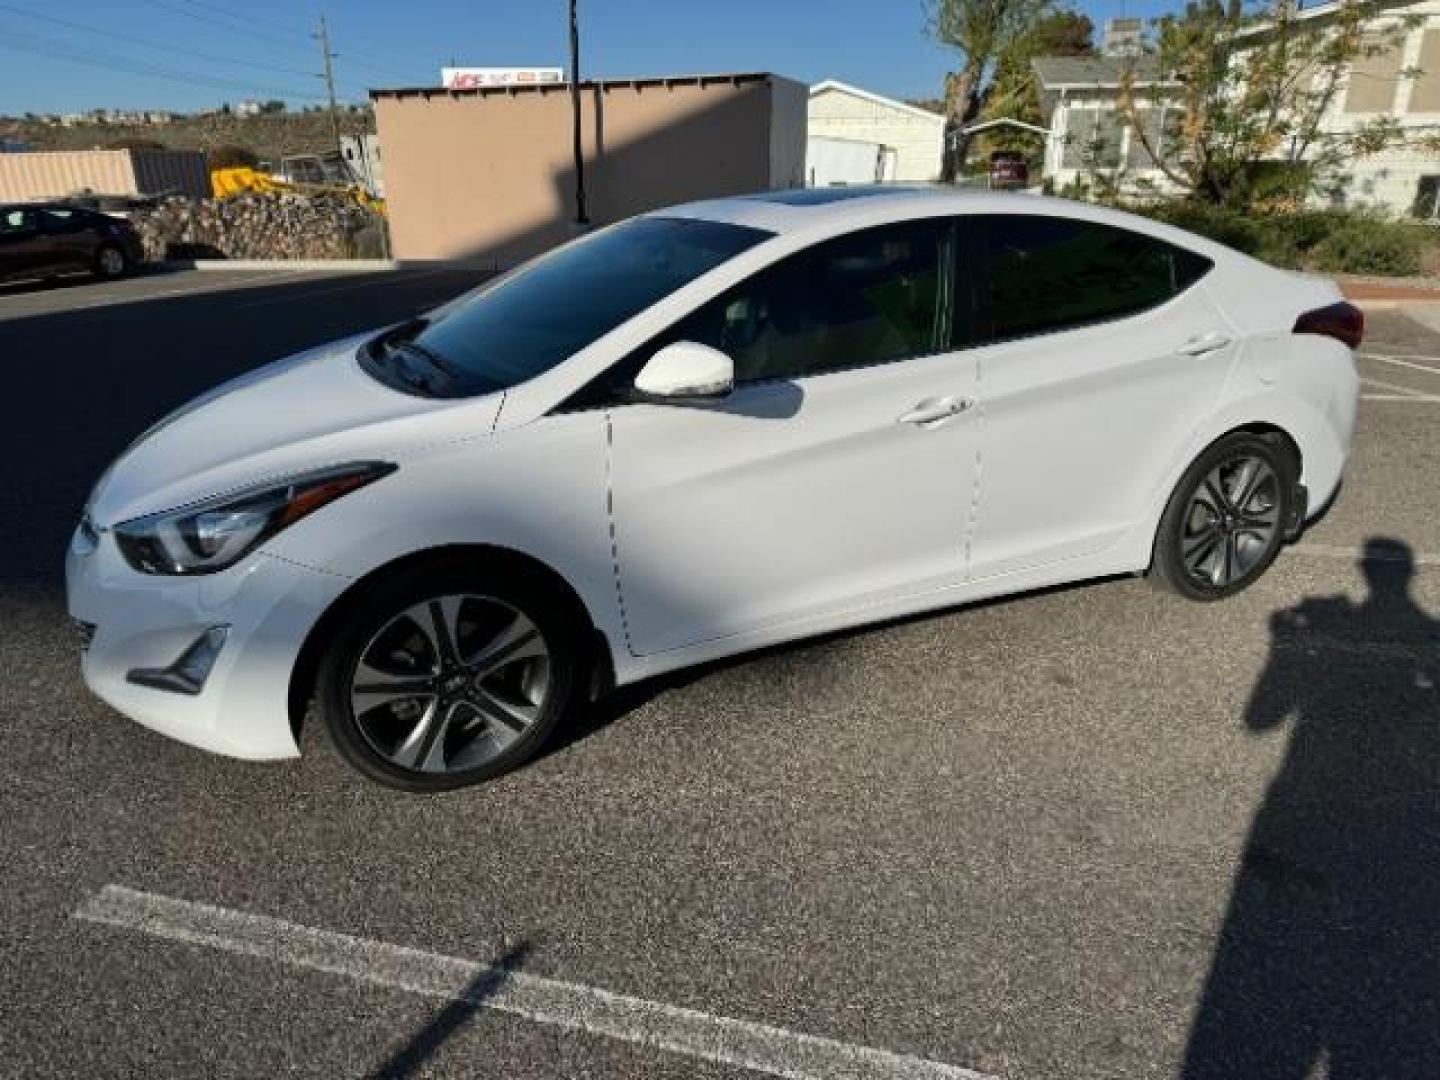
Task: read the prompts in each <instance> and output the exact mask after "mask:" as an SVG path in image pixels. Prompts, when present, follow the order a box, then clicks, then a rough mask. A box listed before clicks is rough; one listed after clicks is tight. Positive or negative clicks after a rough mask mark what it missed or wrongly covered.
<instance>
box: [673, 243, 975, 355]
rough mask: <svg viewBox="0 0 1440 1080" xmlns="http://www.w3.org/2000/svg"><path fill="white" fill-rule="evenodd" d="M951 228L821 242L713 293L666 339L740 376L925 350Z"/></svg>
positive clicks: (932, 335) (934, 335)
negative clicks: (723, 360) (731, 364)
mask: <svg viewBox="0 0 1440 1080" xmlns="http://www.w3.org/2000/svg"><path fill="white" fill-rule="evenodd" d="M950 235H951V228H950V225H949V222H948V221H943V222H937V221H919V222H908V223H905V224H901V225H891V226H885V227H883V228H878V229H867V230H865V231H863V232H858V233H853V234H851V235H849V236H842V237H839V238H837V239H834V240H829V241H826V242H824V243H821V244H817V245H816V246H815V247H813V248H809V249H807V250H805V251H802V252H800V253H798V254H796V255H792V256H790V257H789V258H786V259H783V260H781V261H780V262H778V263H776V264H775V265H774V266H771V267H769V268H767V269H765V270H762V271H761V272H760V273H758V274H756V275H755V276H754V277H752V278H750V279H749V280H747V281H745V282H744V283H742V284H741V285H739V286H737V287H736V288H734V289H731V290H730V291H729V292H727V293H725V294H723V295H722V296H720V297H718V298H717V299H715V300H712V301H711V302H710V303H708V304H706V305H705V306H704V307H702V308H700V309H699V310H698V311H696V312H695V313H694V314H692V315H690V316H689V317H687V318H686V319H684V320H682V321H681V322H680V323H679V324H678V325H677V326H676V327H674V328H673V329H672V330H671V332H670V333H669V334H666V335H665V341H697V342H700V343H701V344H704V345H710V346H713V347H714V348H717V349H720V350H721V351H723V352H725V353H727V354H729V355H730V357H731V358H732V359H734V361H735V378H736V381H737V382H754V381H756V380H759V379H778V378H786V379H789V378H802V377H804V376H806V375H817V374H820V373H822V372H826V371H840V370H843V369H845V368H854V367H863V366H866V365H870V364H883V363H886V362H888V361H892V360H900V359H904V358H907V357H912V356H921V355H924V354H925V353H929V352H932V351H934V349H935V345H936V342H937V341H939V340H940V337H939V320H940V315H941V304H940V296H941V289H942V285H943V281H942V274H941V266H942V265H943V263H944V261H945V257H946V255H947V253H948V248H949V243H950ZM651 351H652V352H653V348H652V350H651Z"/></svg>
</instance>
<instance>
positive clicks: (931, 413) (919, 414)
mask: <svg viewBox="0 0 1440 1080" xmlns="http://www.w3.org/2000/svg"><path fill="white" fill-rule="evenodd" d="M970 405H971V402H969V401H967V400H966V399H964V398H957V397H941V398H926V399H925V400H924V401H922V402H920V403H918V404H917V405H916V406H915V407H914V408H913V409H911V410H910V411H909V412H907V413H904V414H903V415H901V416H900V417H899V418H898V419H897V420H896V422H897V423H900V424H914V425H915V426H916V427H922V428H932V427H939V426H940V425H941V424H943V423H944V422H945V421H946V420H949V419H950V418H951V417H954V416H959V415H960V414H961V413H962V412H964V411H965V410H966V409H968V408H970Z"/></svg>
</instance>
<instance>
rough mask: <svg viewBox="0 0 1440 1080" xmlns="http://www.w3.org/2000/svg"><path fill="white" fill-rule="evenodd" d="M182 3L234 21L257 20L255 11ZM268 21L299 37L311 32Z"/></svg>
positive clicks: (193, 0)
mask: <svg viewBox="0 0 1440 1080" xmlns="http://www.w3.org/2000/svg"><path fill="white" fill-rule="evenodd" d="M180 3H182V4H185V5H186V6H187V7H195V8H200V9H201V10H203V11H212V12H214V13H215V14H217V15H224V16H227V17H229V18H232V19H243V20H244V21H245V22H253V21H254V20H255V18H256V15H255V13H254V12H253V11H237V10H236V9H235V8H227V7H222V6H221V5H219V4H211V3H207V2H206V0H180ZM267 21H268V22H269V23H270V24H271V25H272V26H278V27H281V28H282V29H283V30H285V31H286V32H287V33H290V34H296V35H298V36H301V37H304V36H308V35H309V33H310V31H309V30H306V29H304V28H303V27H301V26H299V25H297V24H295V23H290V22H285V23H281V22H279V21H277V20H276V19H274V18H273V17H271V18H269V19H268V20H267Z"/></svg>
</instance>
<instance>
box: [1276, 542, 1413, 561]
mask: <svg viewBox="0 0 1440 1080" xmlns="http://www.w3.org/2000/svg"><path fill="white" fill-rule="evenodd" d="M1285 550H1286V551H1288V552H1289V553H1290V554H1292V555H1309V556H1312V557H1314V558H1319V559H1345V560H1347V561H1349V562H1393V563H1403V562H1409V563H1411V564H1413V565H1415V566H1440V555H1437V554H1433V553H1431V552H1428V551H1417V552H1412V553H1411V554H1410V555H1408V556H1407V555H1401V554H1398V553H1397V554H1394V555H1390V554H1384V553H1382V554H1371V553H1368V552H1366V551H1365V549H1364V548H1358V547H1353V548H1352V547H1342V546H1337V545H1335V544H1293V545H1291V546H1290V547H1288V548H1286V549H1285Z"/></svg>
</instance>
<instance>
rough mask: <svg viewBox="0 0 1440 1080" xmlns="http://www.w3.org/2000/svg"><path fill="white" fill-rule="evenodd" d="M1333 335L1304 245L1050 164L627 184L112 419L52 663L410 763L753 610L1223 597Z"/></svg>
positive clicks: (444, 766)
mask: <svg viewBox="0 0 1440 1080" xmlns="http://www.w3.org/2000/svg"><path fill="white" fill-rule="evenodd" d="M1362 330H1363V323H1362V319H1361V316H1360V313H1359V312H1358V311H1357V310H1356V309H1355V308H1354V307H1352V306H1350V305H1349V304H1346V303H1345V302H1344V301H1343V300H1342V298H1341V295H1340V293H1339V292H1338V290H1337V289H1336V287H1335V286H1334V285H1333V284H1331V283H1330V282H1327V281H1324V280H1321V279H1317V278H1311V277H1306V276H1303V275H1299V274H1294V273H1288V272H1284V271H1280V270H1276V269H1273V268H1271V267H1268V266H1265V265H1263V264H1261V263H1259V262H1256V261H1255V260H1253V259H1250V258H1247V257H1246V256H1243V255H1240V254H1237V253H1236V252H1234V251H1231V250H1230V249H1228V248H1225V247H1222V246H1220V245H1218V244H1215V243H1211V242H1209V241H1207V240H1203V239H1200V238H1199V237H1196V236H1192V235H1190V234H1188V233H1184V232H1181V231H1179V230H1176V229H1173V228H1168V227H1166V226H1164V225H1159V224H1156V223H1154V222H1152V221H1148V220H1144V219H1142V218H1139V217H1134V216H1131V215H1128V214H1124V213H1120V212H1117V211H1113V210H1107V209H1102V208H1099V207H1094V206H1087V205H1081V204H1076V203H1070V202H1063V201H1059V200H1052V199H1041V198H1031V197H1026V196H1019V195H1001V194H988V193H977V192H955V191H945V190H938V189H928V190H927V189H898V188H851V189H825V190H809V191H792V192H779V193H772V194H762V195H754V196H749V197H739V198H729V199H720V200H714V201H709V202H701V203H695V204H692V205H688V206H681V207H676V208H674V209H670V210H664V211H660V212H657V213H652V214H647V215H644V216H642V217H638V218H634V219H632V220H629V221H626V222H623V223H621V224H618V225H615V226H612V227H610V228H607V229H604V230H601V231H599V232H596V233H594V234H592V235H590V236H587V237H585V238H583V239H581V240H578V241H576V242H574V243H572V244H569V245H567V246H565V247H562V248H560V249H557V250H556V251H554V252H551V253H550V254H548V255H545V256H543V257H542V258H540V259H538V260H536V261H534V262H532V263H530V264H528V265H526V266H524V267H522V268H520V269H519V270H517V271H515V272H513V273H511V274H509V275H507V276H505V277H502V278H500V279H498V280H496V281H494V282H493V283H490V284H488V285H486V286H484V287H482V288H480V289H478V290H476V291H475V292H473V293H470V294H468V295H466V296H464V297H462V298H460V299H458V300H456V301H452V302H451V303H450V304H447V305H446V306H445V307H443V308H441V309H440V310H439V311H437V312H434V313H432V314H431V315H430V316H428V317H425V318H420V319H416V320H414V321H413V322H410V323H406V324H404V325H401V326H396V327H391V328H389V329H386V330H384V331H382V332H379V333H370V334H367V335H364V336H362V337H357V338H351V339H347V340H344V341H340V342H336V343H334V344H332V345H328V346H325V347H322V348H318V349H315V350H312V351H310V352H307V353H304V354H301V355H299V356H296V357H293V358H291V359H288V360H284V361H281V362H278V363H275V364H272V365H270V366H268V367H264V368H260V369H258V370H257V371H255V372H252V373H251V374H248V375H246V376H244V377H242V378H239V379H237V380H235V381H233V382H231V383H229V384H226V385H224V386H222V387H219V388H218V389H216V390H215V391H212V392H211V393H209V394H206V395H205V396H203V397H201V398H199V399H198V400H196V401H194V402H191V403H190V404H189V405H187V406H185V407H184V408H182V409H180V410H179V411H178V412H176V413H175V414H173V415H171V416H169V417H167V418H166V419H164V420H162V421H161V422H160V423H158V424H156V425H155V426H154V427H153V428H151V429H150V430H149V431H148V432H146V433H145V434H144V435H143V436H141V437H140V438H139V439H138V440H137V441H136V442H135V443H134V444H133V445H132V446H130V448H129V449H127V450H126V451H125V452H124V454H123V455H121V457H120V458H119V460H117V461H116V462H115V464H114V465H113V466H112V467H111V468H110V470H109V471H108V472H107V473H106V474H105V476H104V477H103V478H102V479H101V481H100V482H99V484H98V485H97V487H96V488H95V491H94V493H93V495H92V496H91V498H90V501H89V503H88V504H87V506H86V508H85V513H84V518H83V520H82V522H81V525H80V527H79V529H78V531H77V532H76V533H75V537H74V541H73V543H72V545H71V547H70V552H69V557H68V561H67V567H66V571H67V581H68V594H69V606H70V611H71V613H72V614H73V616H74V617H75V618H76V619H77V620H78V621H79V622H80V623H81V625H82V630H83V632H84V634H85V637H86V640H87V642H88V644H87V647H86V650H85V653H84V661H83V664H84V673H85V678H86V681H87V682H88V684H89V685H90V687H91V688H92V689H93V690H94V691H95V693H97V694H98V695H99V696H100V697H102V698H103V699H105V700H106V701H107V702H109V703H110V704H112V705H113V706H114V707H115V708H117V709H119V710H120V711H121V712H123V713H126V714H128V715H130V716H131V717H134V718H135V719H136V720H138V721H139V722H141V723H142V724H145V725H148V726H149V727H152V728H155V729H156V730H158V731H161V732H164V733H166V734H168V735H171V736H174V737H175V738H177V739H182V740H184V741H186V742H189V743H193V744H194V745H196V746H200V747H204V748H206V749H208V750H213V751H217V752H220V753H225V754H231V755H235V756H238V757H245V758H281V757H289V756H293V755H295V754H297V753H298V749H297V729H298V724H299V722H300V717H301V716H302V714H303V713H304V711H305V707H306V705H307V703H308V702H309V701H310V700H311V699H312V698H313V699H318V702H319V705H320V710H319V711H320V714H321V715H322V716H323V718H324V723H325V726H326V727H327V729H328V730H329V733H330V735H331V736H332V738H333V740H334V742H335V744H336V746H337V747H338V748H339V750H340V751H341V753H342V754H343V755H344V756H345V757H346V758H347V759H348V760H349V761H350V762H351V763H352V764H353V765H355V766H356V767H357V768H358V769H360V770H361V771H362V772H364V773H365V774H367V775H368V776H370V777H372V778H374V779H376V780H379V781H381V782H384V783H387V784H392V785H394V786H396V787H401V788H406V789H410V790H432V789H439V788H448V787H454V786H458V785H462V784H466V783H471V782H474V781H476V780H480V779H483V778H485V777H489V776H493V775H495V774H496V773H498V772H501V771H503V770H505V769H508V768H511V767H513V766H515V765H516V764H518V763H519V762H521V761H523V760H525V759H526V758H528V757H530V756H531V755H533V754H534V753H535V752H536V751H537V749H539V748H540V747H541V746H542V744H543V743H544V742H545V740H546V738H547V737H548V736H549V735H550V734H551V732H552V731H553V730H554V729H555V727H556V724H557V723H558V722H559V721H560V720H561V719H562V717H564V716H565V715H566V714H567V712H569V711H571V710H572V709H574V708H577V707H583V705H584V704H585V702H586V701H587V700H588V699H590V698H591V697H593V696H594V695H595V694H597V693H603V692H604V691H605V690H607V689H608V688H611V687H614V686H618V685H622V684H625V683H632V682H635V681H636V680H639V679H644V678H647V677H649V676H653V675H656V674H659V673H661V672H665V671H670V670H673V669H677V668H683V667H686V666H689V665H694V664H699V663H702V662H704V661H708V660H713V659H715V658H717V657H722V656H728V655H731V654H734V653H740V652H744V651H745V650H749V649H755V648H758V647H761V646H766V645H771V644H774V643H776V642H781V641H786V640H790V639H794V638H800V637H804V636H806V635H811V634H818V633H824V632H827V631H832V630H835V629H837V628H841V627H847V626H854V625H857V624H861V623H867V622H874V621H876V620H882V619H890V618H894V617H896V616H899V615H905V614H909V613H913V612H918V611H924V610H928V609H935V608H944V607H951V606H953V605H956V604H962V603H966V602H968V601H973V600H980V599H983V598H986V597H993V596H997V595H1000V594H1004V593H1015V592H1022V591H1025V590H1029V589H1037V588H1041V587H1044V586H1048V585H1054V584H1056V583H1059V582H1068V581H1076V580H1080V579H1085V578H1097V577H1102V576H1106V575H1112V574H1121V573H1132V572H1138V573H1148V574H1150V575H1151V576H1152V577H1153V578H1155V579H1156V580H1157V581H1159V582H1161V583H1163V584H1164V585H1166V586H1168V587H1169V588H1171V589H1173V590H1174V591H1175V592H1177V593H1179V594H1180V595H1182V596H1185V597H1189V598H1192V599H1195V600H1215V599H1219V598H1221V597H1225V596H1229V595H1231V594H1232V593H1235V592H1237V591H1238V590H1240V589H1243V588H1245V587H1246V586H1247V585H1249V584H1250V583H1251V582H1253V581H1254V580H1255V579H1256V578H1257V577H1258V576H1259V575H1260V574H1262V573H1263V572H1264V571H1265V569H1266V567H1268V566H1269V565H1270V563H1271V561H1272V560H1273V559H1274V558H1275V556H1276V553H1277V552H1278V551H1279V549H1280V547H1281V545H1282V544H1283V543H1284V542H1285V541H1286V540H1287V539H1290V538H1293V537H1294V536H1296V535H1297V534H1298V533H1299V531H1300V530H1301V529H1302V528H1303V526H1304V524H1305V521H1306V519H1307V518H1308V517H1312V516H1313V515H1314V514H1315V513H1316V512H1318V511H1319V510H1320V509H1321V508H1322V507H1324V505H1325V504H1326V502H1327V501H1328V500H1329V499H1331V497H1332V496H1333V494H1334V493H1335V492H1336V490H1337V488H1338V486H1339V484H1340V479H1341V473H1342V470H1343V468H1344V465H1345V459H1346V455H1347V453H1348V448H1349V442H1350V433H1351V427H1352V424H1353V422H1354V418H1355V404H1356V390H1357V384H1358V380H1357V377H1356V373H1355V367H1354V362H1353V357H1352V350H1353V349H1354V348H1355V347H1356V346H1357V345H1358V343H1359V341H1360V338H1361V333H1362ZM898 722H901V721H899V720H897V723H898Z"/></svg>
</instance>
